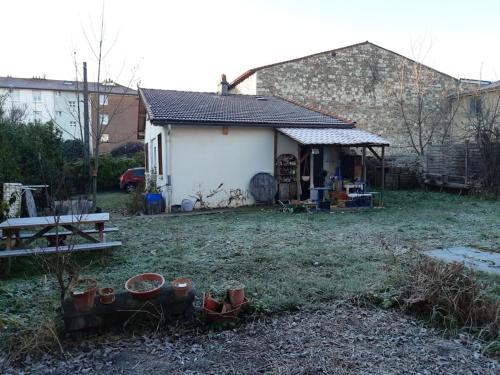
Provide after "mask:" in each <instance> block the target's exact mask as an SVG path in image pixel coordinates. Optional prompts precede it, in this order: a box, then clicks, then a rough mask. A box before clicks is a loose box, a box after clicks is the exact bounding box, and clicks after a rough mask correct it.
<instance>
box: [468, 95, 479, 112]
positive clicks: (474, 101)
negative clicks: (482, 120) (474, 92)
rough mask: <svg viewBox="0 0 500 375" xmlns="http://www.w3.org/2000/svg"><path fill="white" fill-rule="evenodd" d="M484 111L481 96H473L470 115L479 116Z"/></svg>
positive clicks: (470, 103)
mask: <svg viewBox="0 0 500 375" xmlns="http://www.w3.org/2000/svg"><path fill="white" fill-rule="evenodd" d="M481 111H482V102H481V97H480V96H472V97H471V98H470V102H469V114H470V115H472V116H479V115H480V114H481Z"/></svg>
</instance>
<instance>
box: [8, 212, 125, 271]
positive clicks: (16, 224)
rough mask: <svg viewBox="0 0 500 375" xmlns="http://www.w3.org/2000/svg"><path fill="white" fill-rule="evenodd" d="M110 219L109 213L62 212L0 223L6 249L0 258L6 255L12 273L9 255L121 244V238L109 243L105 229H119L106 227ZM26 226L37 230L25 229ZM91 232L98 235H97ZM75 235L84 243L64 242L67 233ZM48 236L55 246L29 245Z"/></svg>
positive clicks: (79, 249) (87, 248) (95, 248)
mask: <svg viewBox="0 0 500 375" xmlns="http://www.w3.org/2000/svg"><path fill="white" fill-rule="evenodd" d="M107 221H109V214H108V213H99V214H82V215H62V216H42V217H25V218H12V219H7V220H5V221H4V222H3V223H0V230H2V232H3V235H2V239H3V240H4V243H5V250H0V258H7V263H8V264H7V265H6V267H4V268H6V270H5V272H4V273H6V274H8V273H9V272H10V258H12V257H19V256H26V255H33V254H38V253H42V254H53V253H58V252H70V251H85V250H98V249H105V248H111V247H115V246H120V245H121V242H120V241H113V242H106V241H105V236H104V233H105V232H112V231H116V230H117V228H107V229H106V228H105V226H104V225H105V223H106V222H107ZM89 224H90V225H94V229H90V230H89V229H82V226H84V225H89ZM26 229H28V230H29V229H31V230H36V231H35V232H29V233H27V232H23V231H25V230H26ZM91 234H97V237H94V236H92V235H91ZM68 235H70V236H71V235H72V236H77V237H81V238H84V239H85V240H87V242H90V243H84V244H73V245H66V244H64V239H65V238H66V236H68ZM39 238H47V239H48V240H49V242H50V243H51V245H52V246H49V247H35V248H30V247H29V246H30V244H31V243H32V242H33V241H35V240H37V239H39Z"/></svg>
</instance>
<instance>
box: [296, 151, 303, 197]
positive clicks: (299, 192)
mask: <svg viewBox="0 0 500 375" xmlns="http://www.w3.org/2000/svg"><path fill="white" fill-rule="evenodd" d="M301 156H302V155H300V143H297V197H296V198H297V200H298V201H300V196H301V195H302V170H301V169H302V161H301V160H302V159H301Z"/></svg>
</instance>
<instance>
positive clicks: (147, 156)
mask: <svg viewBox="0 0 500 375" xmlns="http://www.w3.org/2000/svg"><path fill="white" fill-rule="evenodd" d="M144 159H145V160H144V166H145V168H144V170H145V171H146V172H149V147H148V143H147V142H146V143H144Z"/></svg>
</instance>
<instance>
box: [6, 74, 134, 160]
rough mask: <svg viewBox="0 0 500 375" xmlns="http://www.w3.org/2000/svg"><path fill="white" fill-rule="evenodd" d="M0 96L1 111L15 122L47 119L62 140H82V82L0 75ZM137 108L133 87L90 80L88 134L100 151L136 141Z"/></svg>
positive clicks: (41, 121)
mask: <svg viewBox="0 0 500 375" xmlns="http://www.w3.org/2000/svg"><path fill="white" fill-rule="evenodd" d="M0 98H2V101H1V104H2V107H3V110H4V112H5V113H6V114H7V115H8V116H10V117H11V118H12V119H13V120H14V121H15V122H19V123H34V122H40V123H46V122H49V121H50V122H52V123H53V124H54V125H55V126H56V127H57V128H58V129H59V130H60V131H61V134H62V137H63V139H65V140H71V139H83V133H84V131H83V130H84V129H83V123H84V120H83V107H84V105H83V104H84V101H83V83H82V82H76V81H61V80H51V79H45V78H29V79H28V78H14V77H0ZM97 103H101V105H99V106H98V105H97ZM137 110H138V96H137V92H136V91H135V90H131V89H128V88H127V87H125V86H121V85H118V84H115V83H113V82H105V83H103V84H100V85H97V84H96V83H93V82H89V112H90V117H89V118H90V126H91V128H90V131H89V133H90V138H91V140H94V139H95V137H96V136H98V135H99V136H100V138H101V141H102V142H103V145H102V147H101V150H100V152H104V153H105V152H109V151H111V150H112V149H114V148H115V147H118V146H119V145H121V144H123V143H126V142H130V141H136V140H137ZM98 111H99V112H98ZM98 124H102V126H101V127H98ZM98 129H99V130H100V131H99V132H98V131H97V130H98ZM91 144H95V142H94V141H92V142H91Z"/></svg>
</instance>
